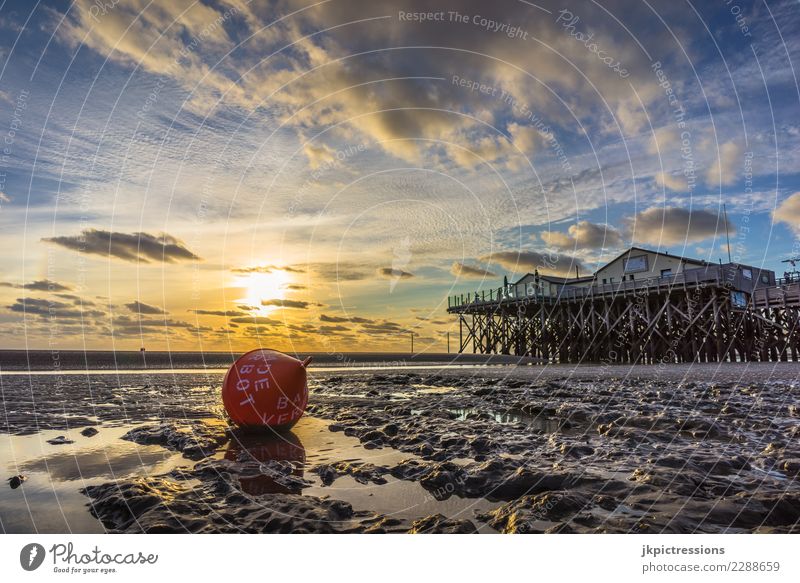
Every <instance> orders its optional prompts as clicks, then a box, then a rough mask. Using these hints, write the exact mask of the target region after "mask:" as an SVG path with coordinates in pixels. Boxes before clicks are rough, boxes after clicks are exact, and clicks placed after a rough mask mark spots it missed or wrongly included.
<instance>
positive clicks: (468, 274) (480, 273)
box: [450, 261, 497, 279]
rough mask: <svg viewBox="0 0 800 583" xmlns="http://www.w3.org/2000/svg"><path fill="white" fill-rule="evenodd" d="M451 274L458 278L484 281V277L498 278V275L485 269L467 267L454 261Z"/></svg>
mask: <svg viewBox="0 0 800 583" xmlns="http://www.w3.org/2000/svg"><path fill="white" fill-rule="evenodd" d="M450 273H452V274H453V275H455V276H456V277H463V278H467V279H483V278H484V277H497V274H496V273H495V272H493V271H490V270H488V269H484V268H483V267H475V266H472V265H466V264H464V263H461V262H459V261H454V262H453V265H451V266H450Z"/></svg>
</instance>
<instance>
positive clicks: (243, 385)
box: [236, 379, 250, 391]
mask: <svg viewBox="0 0 800 583" xmlns="http://www.w3.org/2000/svg"><path fill="white" fill-rule="evenodd" d="M249 388H250V381H249V380H247V379H241V380H240V381H239V382H238V383H236V389H237V390H239V391H246V390H247V389H249Z"/></svg>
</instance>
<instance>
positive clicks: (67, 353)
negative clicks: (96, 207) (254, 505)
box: [0, 350, 536, 372]
mask: <svg viewBox="0 0 800 583" xmlns="http://www.w3.org/2000/svg"><path fill="white" fill-rule="evenodd" d="M241 354H243V353H238V352H237V353H231V352H190V351H174V352H168V351H152V352H151V351H147V352H145V353H142V352H140V351H138V350H137V351H132V350H120V351H111V350H85V351H84V350H29V351H26V350H0V371H9V372H10V371H27V370H30V371H59V370H63V371H71V370H150V369H220V368H228V367H229V366H230V365H231V364H233V362H234V361H235V360H236V359H237V358H238V357H239V356H241ZM291 354H292V356H296V357H297V358H300V359H304V358H306V357H308V356H311V357H313V362H312V365H311V366H312V367H313V366H335V367H350V366H352V367H357V366H363V365H374V366H377V367H380V366H383V367H403V366H419V365H442V364H447V365H515V364H534V363H536V361H535V360H534V359H531V358H526V357H518V356H508V355H497V354H494V355H486V354H458V353H446V352H445V353H414V354H411V353H408V352H333V353H331V352H298V353H291Z"/></svg>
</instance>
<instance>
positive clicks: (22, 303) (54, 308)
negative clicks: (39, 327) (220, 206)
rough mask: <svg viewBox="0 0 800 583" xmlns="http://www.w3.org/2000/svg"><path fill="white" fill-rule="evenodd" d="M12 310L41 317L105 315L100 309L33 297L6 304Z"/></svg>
mask: <svg viewBox="0 0 800 583" xmlns="http://www.w3.org/2000/svg"><path fill="white" fill-rule="evenodd" d="M6 307H7V308H8V309H9V310H11V311H12V312H21V313H25V314H32V315H35V316H41V317H42V318H63V319H66V320H69V319H75V320H77V319H81V318H99V317H102V316H105V313H104V312H101V311H100V310H81V309H79V308H76V307H75V305H74V304H67V303H64V302H58V301H53V300H40V299H34V298H17V300H16V302H15V303H13V304H11V305H10V306H6Z"/></svg>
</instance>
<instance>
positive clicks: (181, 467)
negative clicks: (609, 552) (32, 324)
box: [0, 363, 800, 533]
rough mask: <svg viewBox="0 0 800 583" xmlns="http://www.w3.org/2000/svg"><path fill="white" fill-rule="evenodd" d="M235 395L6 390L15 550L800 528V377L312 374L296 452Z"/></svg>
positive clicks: (44, 383) (3, 504)
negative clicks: (229, 410)
mask: <svg viewBox="0 0 800 583" xmlns="http://www.w3.org/2000/svg"><path fill="white" fill-rule="evenodd" d="M221 378H222V377H221V375H219V374H212V373H200V374H195V373H193V374H186V373H175V374H150V375H144V376H143V375H142V374H141V373H139V374H120V375H101V376H92V375H84V376H82V375H73V376H48V375H44V376H0V388H2V396H3V406H4V411H3V413H4V414H3V416H2V418H0V469H2V471H3V472H4V477H5V478H6V479H9V481H8V482H5V483H4V484H3V485H2V488H0V526H2V530H3V531H4V532H103V531H109V532H486V533H488V532H516V533H538V532H560V533H568V532H681V533H691V532H715V533H716V532H797V531H798V530H800V484H798V473H800V446H799V445H798V444H799V443H800V441H798V438H800V400H799V399H798V396H799V393H800V388H798V387H800V369H798V367H797V365H796V364H790V363H778V364H774V363H765V364H749V365H735V364H724V365H721V366H718V365H695V366H691V367H690V366H688V365H685V366H684V365H681V366H674V365H670V366H666V367H658V366H650V367H627V366H626V367H602V366H584V367H571V366H570V367H560V366H550V367H539V366H535V367H531V366H518V367H494V368H493V367H487V368H483V367H479V368H472V369H469V370H464V369H446V368H445V369H414V370H353V371H346V372H344V373H342V372H335V371H331V372H321V371H317V372H314V371H312V373H311V379H310V389H311V399H310V406H309V410H308V412H307V415H306V416H305V417H304V418H303V419H302V420H301V421H300V422H299V423H298V425H297V426H296V427H295V428H294V429H293V430H292V432H291V433H289V434H283V435H273V434H252V433H243V432H241V431H239V430H236V429H235V428H232V427H229V425H228V423H227V422H226V420H225V416H224V412H223V411H222V408H221V403H220V399H219V383H220V382H221ZM87 430H88V431H87ZM93 430H96V431H97V433H96V434H92V433H93ZM62 437H63V439H59V438H62Z"/></svg>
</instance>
